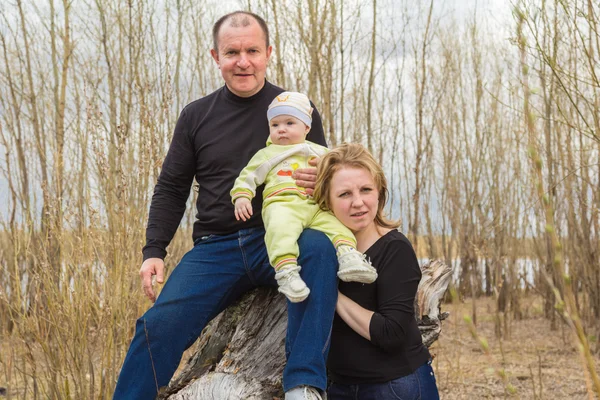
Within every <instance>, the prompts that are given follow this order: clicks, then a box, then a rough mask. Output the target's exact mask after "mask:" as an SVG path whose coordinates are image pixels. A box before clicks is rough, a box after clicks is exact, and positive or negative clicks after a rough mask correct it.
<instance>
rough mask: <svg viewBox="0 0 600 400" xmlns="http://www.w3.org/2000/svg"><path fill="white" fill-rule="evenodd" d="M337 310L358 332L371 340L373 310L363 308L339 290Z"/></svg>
mask: <svg viewBox="0 0 600 400" xmlns="http://www.w3.org/2000/svg"><path fill="white" fill-rule="evenodd" d="M335 311H336V312H337V313H338V315H339V316H340V317H341V318H342V319H343V320H344V322H345V323H346V324H348V326H349V327H350V328H352V329H353V330H354V331H355V332H356V333H358V334H359V335H360V336H362V337H364V338H365V339H367V340H371V334H370V332H369V326H370V325H371V317H372V316H373V314H374V313H373V311H370V310H367V309H366V308H363V307H362V306H360V305H358V304H357V303H356V302H355V301H353V300H351V299H350V298H348V296H346V295H344V294H342V293H340V292H338V300H337V304H336V306H335Z"/></svg>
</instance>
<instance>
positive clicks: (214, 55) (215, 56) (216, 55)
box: [210, 49, 221, 68]
mask: <svg viewBox="0 0 600 400" xmlns="http://www.w3.org/2000/svg"><path fill="white" fill-rule="evenodd" d="M210 55H211V56H212V58H213V60H215V62H216V63H217V66H218V67H219V68H221V65H220V64H219V52H218V51H217V50H215V49H210Z"/></svg>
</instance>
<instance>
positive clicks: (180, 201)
mask: <svg viewBox="0 0 600 400" xmlns="http://www.w3.org/2000/svg"><path fill="white" fill-rule="evenodd" d="M281 92H283V89H281V88H279V87H277V86H275V85H273V84H271V83H269V82H265V86H264V87H263V88H262V89H261V90H260V91H259V92H258V93H256V94H255V95H253V96H251V97H239V96H236V95H235V94H233V93H232V92H231V91H230V90H229V89H228V88H227V86H223V87H221V88H220V89H218V90H216V91H215V92H213V93H211V94H209V95H207V96H205V97H203V98H201V99H198V100H196V101H194V102H192V103H190V104H188V105H187V106H186V107H185V108H184V109H183V111H182V112H181V115H180V116H179V120H178V121H177V125H176V126H175V131H174V133H173V139H172V141H171V145H170V147H169V151H168V153H167V156H166V158H165V161H164V163H163V165H162V171H161V173H160V176H159V178H158V182H157V183H156V186H155V188H154V195H153V196H152V203H151V205H150V213H149V216H148V226H147V228H146V246H144V249H143V255H144V260H145V259H147V258H150V257H158V258H164V257H165V255H166V254H167V252H166V248H167V246H168V244H169V243H170V242H171V239H172V238H173V235H174V234H175V231H176V230H177V227H178V226H179V223H180V222H181V218H182V217H183V214H184V212H185V205H186V201H187V199H188V197H189V194H190V187H191V185H192V181H193V179H194V177H195V178H196V182H198V185H199V190H198V200H197V201H196V209H197V214H196V221H195V223H194V232H193V239H194V240H195V239H196V238H198V237H201V236H205V235H209V234H227V233H231V232H235V231H238V230H240V229H243V228H254V227H259V226H262V224H263V222H262V218H261V213H260V210H261V209H262V188H261V189H260V190H259V192H258V193H257V195H256V197H255V198H254V199H253V200H252V207H253V210H255V211H254V214H253V215H252V217H251V218H250V220H248V221H246V222H242V221H236V219H235V215H234V212H233V205H232V203H231V197H230V195H229V191H230V190H231V188H232V187H233V183H234V181H235V179H236V178H237V176H238V175H239V173H240V171H241V170H242V168H244V167H245V166H246V164H247V163H248V161H250V158H252V156H253V155H254V153H256V152H257V151H258V150H259V149H261V148H263V147H265V145H266V141H267V138H268V137H269V124H268V120H267V108H268V106H269V104H270V103H271V101H272V100H273V99H274V98H275V96H277V95H278V94H280V93H281ZM313 108H314V106H313ZM312 119H313V121H312V128H311V130H310V132H309V134H308V137H307V140H310V141H312V142H315V143H318V144H321V145H323V146H325V145H326V143H325V136H324V134H323V124H322V122H321V117H320V115H319V113H318V112H317V111H316V109H315V110H314V111H313V115H312Z"/></svg>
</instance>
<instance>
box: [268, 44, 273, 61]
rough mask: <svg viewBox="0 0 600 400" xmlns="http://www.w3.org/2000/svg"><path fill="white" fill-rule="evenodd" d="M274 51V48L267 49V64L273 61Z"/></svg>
mask: <svg viewBox="0 0 600 400" xmlns="http://www.w3.org/2000/svg"><path fill="white" fill-rule="evenodd" d="M272 51H273V46H269V47H267V63H268V62H269V60H270V59H271V52H272Z"/></svg>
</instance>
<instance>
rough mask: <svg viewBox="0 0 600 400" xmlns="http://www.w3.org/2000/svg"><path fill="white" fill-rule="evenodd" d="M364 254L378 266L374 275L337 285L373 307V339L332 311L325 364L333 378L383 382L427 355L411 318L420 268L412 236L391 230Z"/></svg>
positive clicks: (418, 363)
mask: <svg viewBox="0 0 600 400" xmlns="http://www.w3.org/2000/svg"><path fill="white" fill-rule="evenodd" d="M365 254H366V256H367V257H368V258H369V259H370V260H371V263H372V264H373V266H374V267H375V268H376V269H377V273H378V277H377V280H376V281H375V282H374V283H372V284H362V283H356V282H341V281H340V284H339V290H340V292H341V293H343V294H345V295H346V296H348V297H349V298H351V299H352V300H354V301H355V302H356V303H358V304H359V305H361V306H362V307H364V308H366V309H367V310H371V311H374V312H375V314H373V317H372V318H371V324H370V326H369V331H370V335H371V341H369V340H367V339H365V338H363V337H362V336H360V335H359V334H358V333H356V332H355V331H354V330H352V328H350V327H349V326H348V325H347V324H346V323H345V322H344V321H343V320H342V318H340V316H339V315H337V314H336V315H335V318H334V321H333V331H332V337H331V348H330V351H329V358H328V360H327V367H328V369H329V376H330V378H331V380H332V381H333V382H336V383H342V384H356V383H378V382H387V381H390V380H392V379H395V378H399V377H402V376H406V375H409V374H411V373H412V372H414V371H415V370H416V369H417V368H419V367H420V366H421V365H423V364H425V363H426V362H427V361H428V360H429V358H430V355H429V351H428V350H427V348H426V347H425V346H424V345H423V342H422V340H421V333H420V332H419V328H418V326H417V321H416V319H415V312H414V300H415V296H416V293H417V288H418V286H419V281H420V280H421V269H420V268H419V263H418V261H417V256H416V254H415V251H414V250H413V247H412V245H411V244H410V241H409V240H408V239H407V238H406V236H404V235H403V234H402V233H400V232H398V231H397V230H392V231H390V232H388V233H387V234H385V235H384V236H382V237H381V238H379V240H377V242H375V243H374V244H373V245H372V246H371V247H370V248H369V249H368V250H367V251H366V253H365Z"/></svg>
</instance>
